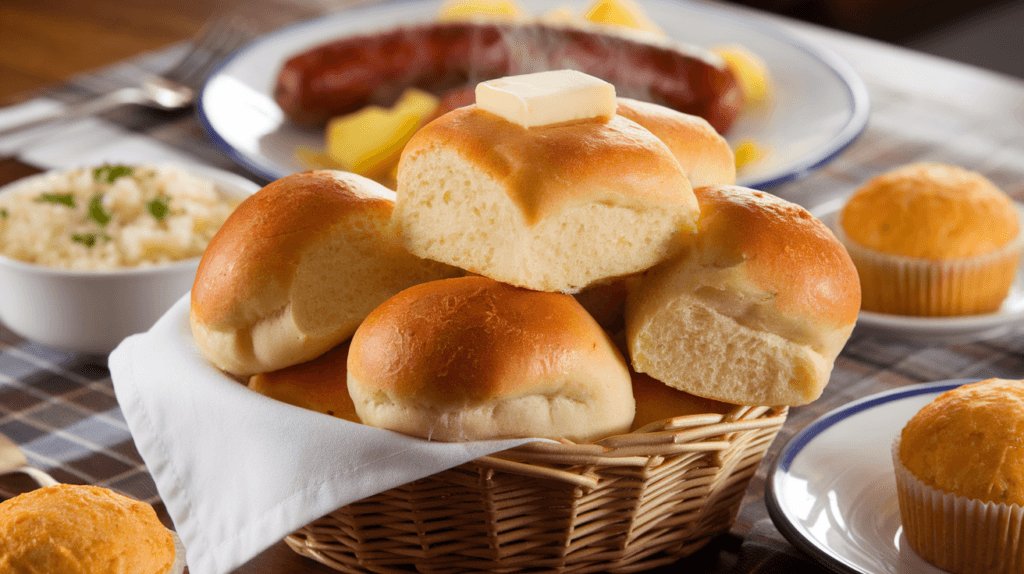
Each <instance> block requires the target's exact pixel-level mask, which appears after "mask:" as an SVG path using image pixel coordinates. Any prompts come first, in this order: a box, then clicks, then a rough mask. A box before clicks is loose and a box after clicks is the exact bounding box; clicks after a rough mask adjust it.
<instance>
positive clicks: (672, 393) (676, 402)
mask: <svg viewBox="0 0 1024 574" xmlns="http://www.w3.org/2000/svg"><path fill="white" fill-rule="evenodd" d="M632 375H633V399H634V400H635V401H636V415H635V416H634V417H633V426H632V427H630V430H637V429H640V428H643V427H645V426H647V425H649V424H651V423H653V422H658V421H663V420H666V419H671V418H675V417H682V416H687V415H701V414H716V415H723V414H725V413H727V412H729V411H731V410H732V409H735V408H736V405H733V404H730V403H723V402H721V401H713V400H711V399H705V398H704V397H698V396H696V395H691V394H690V393H684V392H683V391H680V390H678V389H673V388H672V387H670V386H668V385H666V384H665V383H663V382H661V381H659V380H656V379H653V378H651V376H650V375H648V374H646V373H637V372H635V371H634V372H633V373H632Z"/></svg>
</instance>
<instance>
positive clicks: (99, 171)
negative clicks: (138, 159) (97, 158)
mask: <svg viewBox="0 0 1024 574" xmlns="http://www.w3.org/2000/svg"><path fill="white" fill-rule="evenodd" d="M133 173H135V168H133V167H131V166H129V165H104V166H102V167H97V168H95V169H93V170H92V178H93V179H94V180H96V181H98V182H100V183H114V182H115V181H116V180H117V179H118V178H121V177H125V176H129V175H132V174H133Z"/></svg>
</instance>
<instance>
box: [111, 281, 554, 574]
mask: <svg viewBox="0 0 1024 574" xmlns="http://www.w3.org/2000/svg"><path fill="white" fill-rule="evenodd" d="M188 311H189V297H188V296H187V295H186V296H185V297H184V298H182V299H181V300H179V301H178V302H177V303H176V304H175V305H174V306H173V307H172V308H171V309H170V310H169V311H168V312H167V313H166V314H165V315H164V316H163V317H162V318H161V319H160V320H159V321H157V323H156V324H155V325H154V326H153V328H152V329H150V330H149V331H148V332H146V333H142V334H139V335H133V336H131V337H129V338H127V339H126V340H125V341H123V342H122V343H121V345H120V346H118V347H117V349H115V350H114V352H113V353H112V354H111V355H110V362H109V367H110V372H111V376H112V378H113V382H114V390H115V392H116V393H117V400H118V402H119V403H120V405H121V409H122V411H123V412H124V417H125V419H126V421H127V422H128V427H129V429H130V430H131V433H132V437H133V438H134V439H135V444H136V446H137V448H138V450H139V453H140V454H141V455H142V458H143V460H144V461H145V463H146V465H147V467H148V469H149V471H150V473H151V474H152V475H153V479H154V480H155V482H156V485H157V489H158V490H159V493H160V497H161V499H162V500H163V501H164V503H165V505H166V506H167V510H168V512H169V513H170V516H171V518H172V519H173V520H174V524H175V528H176V529H177V532H178V534H179V535H180V536H181V538H182V540H183V541H184V543H185V548H186V556H187V561H188V566H189V570H190V571H191V572H192V573H193V574H222V573H226V572H230V571H232V570H234V569H235V568H237V567H238V566H240V565H242V564H244V563H245V562H246V561H248V560H249V559H251V558H253V557H254V556H256V555H257V554H259V553H260V552H261V551H263V550H264V549H266V548H267V547H269V546H271V545H272V544H274V543H276V542H277V541H279V540H281V539H282V538H284V537H285V536H286V535H288V534H290V533H291V532H293V531H294V530H296V529H298V528H299V527H301V526H303V525H305V524H308V523H310V522H312V521H313V520H315V519H317V518H319V517H321V516H323V515H325V514H327V513H329V512H331V511H333V510H335V509H337V508H339V507H341V506H344V505H346V504H348V503H350V502H354V501H357V500H360V499H362V498H365V497H367V496H370V495H372V494H376V493H378V492H383V491H385V490H388V489H390V488H393V487H396V486H400V485H402V484H405V483H407V482H410V481H413V480H416V479H419V478H423V477H425V476H429V475H431V474H434V473H436V472H440V471H442V470H444V469H447V468H451V467H455V466H458V465H460V464H463V463H465V462H468V461H470V460H473V459H475V458H479V457H481V456H484V455H487V454H490V453H493V452H497V451H501V450H505V449H508V448H512V447H514V446H518V445H520V444H524V443H526V442H531V441H532V440H535V439H521V440H504V441H486V442H470V443H438V442H430V441H426V440H422V439H418V438H413V437H409V436H405V435H402V434H399V433H394V432H391V431H387V430H383V429H377V428H372V427H368V426H364V425H360V424H355V423H351V422H348V421H345V420H342V419H337V418H334V417H330V416H327V415H323V414H320V413H316V412H312V411H307V410H303V409H300V408H297V407H293V406H291V405H287V404H285V403H281V402H278V401H275V400H273V399H269V398H267V397H264V396H263V395H260V394H257V393H255V392H252V391H250V390H249V389H248V388H246V387H245V386H243V385H241V384H239V383H238V382H236V381H234V380H232V379H230V378H228V377H227V376H225V375H224V374H223V373H221V372H220V371H218V370H217V369H215V368H214V367H212V366H211V365H210V364H209V363H208V362H207V361H206V360H205V359H204V358H203V357H202V355H201V354H200V353H199V350H198V348H197V347H196V346H195V343H194V342H193V340H192V333H191V330H190V327H189V323H188Z"/></svg>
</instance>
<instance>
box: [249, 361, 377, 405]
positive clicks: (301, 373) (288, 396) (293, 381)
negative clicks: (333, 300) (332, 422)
mask: <svg viewBox="0 0 1024 574" xmlns="http://www.w3.org/2000/svg"><path fill="white" fill-rule="evenodd" d="M347 365H348V343H347V342H345V343H342V344H340V345H338V346H337V347H335V348H333V349H331V350H330V351H327V352H326V353H324V354H323V355H320V356H319V357H317V358H315V359H311V360H309V361H306V362H305V363H299V364H298V365H292V366H290V367H285V368H283V369H279V370H277V371H272V372H269V373H260V374H258V375H253V376H251V377H249V388H250V389H252V390H254V391H256V392H257V393H260V394H261V395H266V396H268V397H270V398H272V399H277V400H279V401H281V402H284V403H288V404H290V405H294V406H297V407H302V408H304V409H309V410H311V411H317V412H319V413H324V414H325V415H331V416H332V417H338V418H342V419H345V420H349V421H352V422H354V423H357V422H360V421H359V415H357V414H356V407H355V405H353V404H352V397H350V396H349V394H348V375H347V373H348V367H347Z"/></svg>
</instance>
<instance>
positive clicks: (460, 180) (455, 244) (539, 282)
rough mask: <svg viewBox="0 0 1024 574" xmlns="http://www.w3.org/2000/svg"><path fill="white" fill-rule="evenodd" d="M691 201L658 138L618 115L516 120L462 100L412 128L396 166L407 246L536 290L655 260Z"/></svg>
mask: <svg viewBox="0 0 1024 574" xmlns="http://www.w3.org/2000/svg"><path fill="white" fill-rule="evenodd" d="M697 212H698V210H697V202H696V200H695V199H694V197H693V192H692V190H691V188H690V184H689V181H688V180H687V178H686V174H685V173H683V170H682V168H681V167H680V165H679V162H678V161H676V159H675V158H674V157H673V155H672V153H671V151H669V149H668V147H667V146H666V145H665V144H664V142H662V141H661V140H660V139H658V138H657V137H656V136H655V135H654V134H652V133H651V132H650V131H648V130H647V129H645V128H643V127H642V126H640V125H639V124H637V123H636V122H633V121H631V120H629V119H627V118H625V117H622V116H618V115H615V116H612V117H611V118H607V119H603V118H602V119H590V120H580V121H576V122H568V123H559V124H555V125H547V126H540V127H533V128H524V127H522V126H519V125H517V124H514V123H512V122H509V121H508V120H505V119H504V118H501V117H499V116H497V115H494V114H492V113H489V112H486V111H484V110H482V109H480V108H479V107H477V106H475V105H471V106H467V107H464V108H460V109H457V110H454V111H452V112H449V113H448V114H445V115H444V116H441V117H440V118H438V119H436V120H434V121H433V122H431V123H430V124H428V125H427V126H425V127H424V128H422V129H421V130H420V131H419V132H417V133H416V135H415V136H413V138H412V140H411V141H410V142H409V144H408V145H407V146H406V148H405V151H404V152H403V154H402V160H401V162H400V163H399V167H398V199H397V202H396V205H395V218H396V220H397V221H398V222H399V224H400V225H401V227H402V236H403V239H404V241H405V245H406V247H407V248H408V249H409V251H410V252H412V253H414V254H416V255H418V256H420V257H424V258H429V259H434V260H436V261H441V262H444V263H448V264H450V265H454V266H457V267H461V268H462V269H466V270H468V271H471V272H473V273H477V274H480V275H484V276H487V277H491V278H493V279H497V280H499V281H503V282H505V283H509V284H512V285H517V286H520V287H526V288H529V289H536V290H541V291H555V292H565V293H573V292H577V291H579V290H580V289H582V288H584V287H586V286H588V285H590V284H592V283H595V282H598V281H601V280H605V279H608V278H612V277H618V276H622V275H627V274H630V273H635V272H638V271H641V270H644V269H647V268H648V267H650V266H652V265H654V264H656V263H658V262H660V261H663V260H664V259H666V258H668V257H669V256H671V255H673V254H674V253H675V252H676V251H678V249H679V247H680V245H681V244H682V242H681V241H680V240H681V239H682V238H683V237H685V236H687V235H690V234H692V233H693V232H694V231H695V229H696V220H697Z"/></svg>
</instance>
